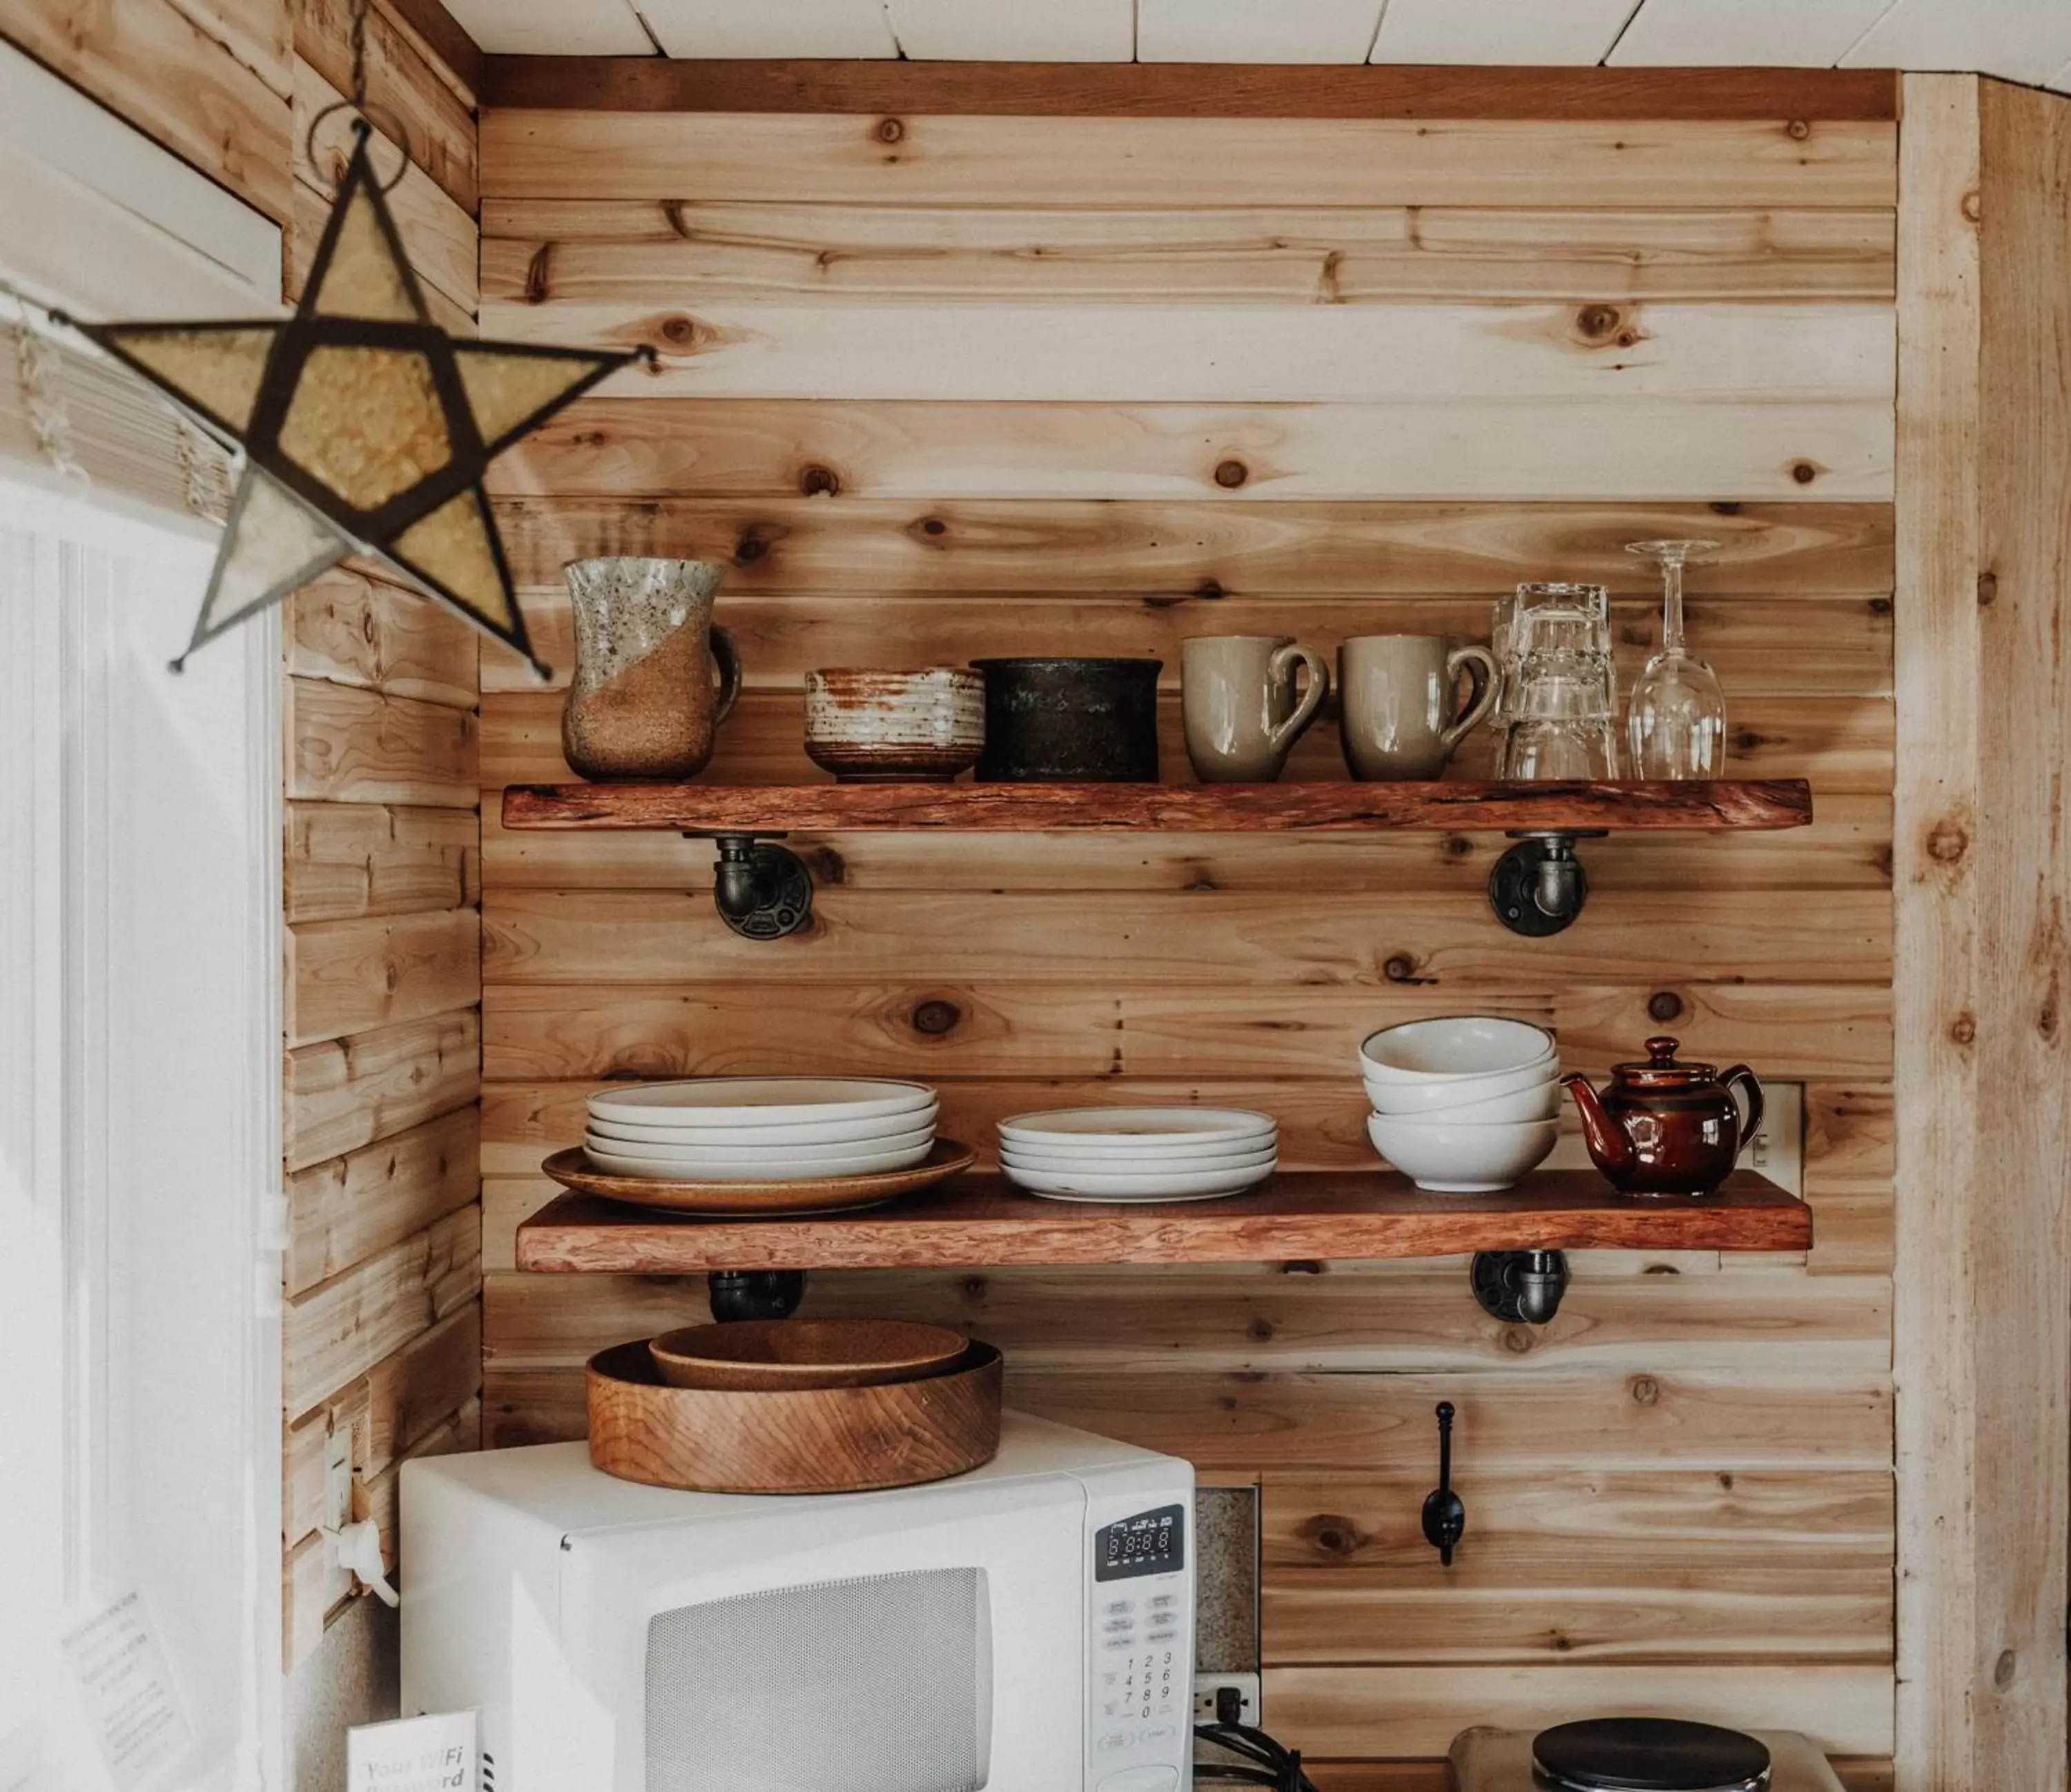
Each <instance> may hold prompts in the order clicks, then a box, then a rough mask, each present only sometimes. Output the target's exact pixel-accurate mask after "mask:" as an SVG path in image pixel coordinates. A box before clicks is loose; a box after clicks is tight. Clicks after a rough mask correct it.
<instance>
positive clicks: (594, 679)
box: [561, 558, 740, 780]
mask: <svg viewBox="0 0 2071 1792" xmlns="http://www.w3.org/2000/svg"><path fill="white" fill-rule="evenodd" d="M725 570H726V568H725V567H724V565H723V564H721V563H720V562H719V561H717V560H641V559H632V558H621V559H610V560H574V561H571V562H570V563H569V564H568V566H566V567H565V568H563V569H562V576H563V577H564V578H565V579H566V580H568V597H569V599H570V601H571V602H572V604H573V605H574V606H575V623H576V675H575V682H574V683H572V684H571V685H570V686H569V687H568V702H567V703H566V705H565V706H564V707H563V709H562V711H561V752H562V753H563V755H564V757H566V758H567V760H568V764H569V765H572V766H573V767H574V768H575V769H576V771H578V772H580V773H581V774H582V775H583V776H584V777H588V778H598V779H606V778H647V779H658V780H666V779H676V778H687V777H695V776H696V775H697V773H699V772H701V771H703V769H705V767H706V766H707V765H708V764H710V763H711V761H712V743H713V738H714V736H715V735H716V732H718V728H719V724H720V723H721V722H723V721H724V720H726V717H727V713H728V711H730V710H731V709H732V707H733V703H734V699H736V697H738V696H739V695H740V655H739V654H737V653H736V652H735V650H734V645H733V637H732V636H731V635H730V634H728V633H727V632H726V630H725V629H722V628H717V627H715V626H714V625H713V623H712V600H713V599H714V598H715V597H716V596H717V595H718V593H719V582H720V576H721V575H722V574H724V572H725Z"/></svg>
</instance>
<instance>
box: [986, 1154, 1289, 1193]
mask: <svg viewBox="0 0 2071 1792" xmlns="http://www.w3.org/2000/svg"><path fill="white" fill-rule="evenodd" d="M1003 1170H1004V1171H1005V1173H1006V1176H1007V1180H1008V1181H1009V1182H1011V1183H1013V1184H1014V1185H1015V1187H1019V1188H1025V1189H1027V1190H1028V1191H1029V1192H1030V1193H1031V1194H1035V1195H1077V1196H1078V1197H1079V1198H1080V1199H1082V1200H1088V1201H1126V1200H1132V1199H1133V1200H1140V1201H1175V1200H1187V1199H1201V1200H1205V1199H1208V1196H1210V1195H1241V1194H1242V1193H1243V1192H1244V1191H1245V1190H1246V1189H1247V1188H1256V1187H1257V1186H1258V1185H1259V1183H1262V1182H1264V1181H1265V1179H1266V1178H1267V1177H1269V1176H1270V1175H1272V1174H1273V1165H1272V1164H1271V1163H1266V1164H1263V1165H1254V1166H1253V1167H1251V1168H1249V1169H1246V1170H1214V1171H1209V1170H1202V1171H1195V1172H1193V1173H1192V1174H1191V1175H1187V1174H1183V1173H1180V1172H1176V1171H1175V1172H1171V1173H1169V1174H1161V1175H1150V1176H1114V1175H1099V1174H1097V1173H1091V1172H1088V1171H1077V1170H1072V1171H1048V1170H1024V1169H1022V1168H1021V1167H1019V1166H1018V1165H1015V1164H1007V1165H1004V1166H1003Z"/></svg>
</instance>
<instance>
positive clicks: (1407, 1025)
mask: <svg viewBox="0 0 2071 1792" xmlns="http://www.w3.org/2000/svg"><path fill="white" fill-rule="evenodd" d="M1553 1053H1554V1044H1553V1035H1552V1034H1551V1033H1549V1032H1548V1031H1546V1029H1545V1028H1544V1027H1535V1026H1533V1025H1532V1023H1531V1022H1529V1021H1528V1020H1505V1019H1502V1018H1500V1017H1499V1016H1498V1015H1446V1016H1444V1017H1442V1018H1441V1019H1435V1020H1411V1021H1405V1022H1404V1023H1403V1024H1402V1025H1401V1026H1400V1027H1383V1028H1382V1029H1381V1030H1380V1031H1379V1032H1377V1033H1372V1034H1369V1035H1368V1036H1367V1037H1366V1038H1365V1039H1364V1040H1362V1041H1360V1044H1359V1070H1360V1073H1361V1074H1362V1075H1364V1076H1369V1077H1373V1078H1377V1079H1378V1080H1379V1081H1382V1082H1411V1083H1413V1082H1417V1081H1429V1079H1431V1078H1433V1077H1437V1078H1455V1077H1462V1076H1502V1075H1503V1074H1504V1073H1505V1072H1511V1071H1517V1070H1522V1069H1524V1068H1528V1066H1531V1065H1534V1064H1545V1063H1547V1062H1548V1060H1550V1059H1552V1056H1553Z"/></svg>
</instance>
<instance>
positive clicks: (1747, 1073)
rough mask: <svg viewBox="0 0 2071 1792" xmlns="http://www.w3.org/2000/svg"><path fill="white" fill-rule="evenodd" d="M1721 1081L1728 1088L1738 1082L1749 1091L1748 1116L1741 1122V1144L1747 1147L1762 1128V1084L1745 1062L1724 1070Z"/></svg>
mask: <svg viewBox="0 0 2071 1792" xmlns="http://www.w3.org/2000/svg"><path fill="white" fill-rule="evenodd" d="M1719 1081H1720V1082H1722V1083H1724V1085H1726V1087H1727V1088H1728V1089H1731V1088H1732V1087H1733V1085H1735V1084H1736V1083H1738V1084H1740V1085H1742V1087H1743V1088H1745V1090H1746V1092H1747V1118H1746V1119H1745V1121H1743V1122H1741V1147H1742V1148H1743V1149H1745V1147H1746V1145H1747V1142H1748V1141H1749V1139H1751V1138H1753V1137H1754V1135H1755V1134H1757V1133H1758V1132H1760V1131H1761V1112H1762V1109H1761V1082H1760V1081H1759V1080H1758V1079H1757V1077H1756V1076H1755V1073H1754V1072H1753V1071H1752V1070H1750V1069H1749V1068H1748V1067H1747V1066H1746V1065H1745V1064H1735V1065H1734V1066H1733V1068H1732V1069H1730V1070H1728V1071H1725V1072H1722V1073H1721V1075H1720V1077H1719Z"/></svg>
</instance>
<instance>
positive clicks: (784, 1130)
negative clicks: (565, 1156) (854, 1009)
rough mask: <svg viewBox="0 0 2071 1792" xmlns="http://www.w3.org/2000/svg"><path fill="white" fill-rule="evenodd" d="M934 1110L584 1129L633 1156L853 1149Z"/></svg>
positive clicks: (915, 1124) (928, 1121)
mask: <svg viewBox="0 0 2071 1792" xmlns="http://www.w3.org/2000/svg"><path fill="white" fill-rule="evenodd" d="M936 1113H937V1105H936V1104H935V1103H933V1102H930V1103H929V1105H927V1106H926V1107H925V1108H909V1109H906V1110H905V1111H904V1112H903V1113H889V1114H881V1115H876V1116H873V1117H871V1118H870V1119H867V1120H804V1121H796V1122H783V1121H776V1122H770V1123H769V1124H767V1125H765V1126H644V1125H638V1124H635V1123H634V1122H632V1121H630V1120H606V1119H605V1118H604V1117H602V1116H601V1115H599V1114H594V1113H593V1114H592V1115H591V1116H590V1117H589V1130H590V1131H591V1132H592V1133H593V1134H595V1135H596V1136H597V1138H601V1139H615V1140H617V1142H619V1143H620V1144H621V1145H624V1146H627V1147H629V1154H630V1155H632V1156H635V1157H638V1155H639V1154H640V1151H641V1147H642V1146H649V1145H666V1146H672V1147H678V1148H682V1149H685V1150H704V1149H705V1148H706V1147H707V1146H739V1145H754V1146H761V1147H763V1148H765V1149H768V1148H769V1147H772V1146H778V1145H859V1144H863V1143H865V1142H868V1141H871V1140H874V1139H890V1138H893V1137H895V1136H896V1134H900V1133H910V1132H912V1131H914V1130H916V1129H917V1128H919V1127H921V1126H933V1124H934V1123H935V1116H936Z"/></svg>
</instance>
